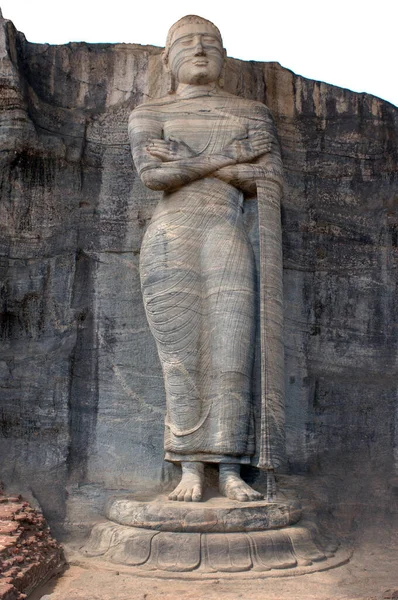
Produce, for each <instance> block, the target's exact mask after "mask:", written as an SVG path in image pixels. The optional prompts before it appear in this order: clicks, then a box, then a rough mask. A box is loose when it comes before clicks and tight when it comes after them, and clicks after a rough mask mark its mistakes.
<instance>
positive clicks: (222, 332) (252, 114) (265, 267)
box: [129, 15, 283, 502]
mask: <svg viewBox="0 0 398 600" xmlns="http://www.w3.org/2000/svg"><path fill="white" fill-rule="evenodd" d="M225 59H226V51H225V49H224V48H223V43H222V38H221V35H220V32H219V30H218V29H217V27H216V26H215V25H213V23H211V22H209V21H207V20H206V19H203V18H201V17H197V16H193V15H190V16H186V17H184V18H182V19H181V20H179V21H178V22H177V23H175V24H174V25H173V26H172V27H171V29H170V31H169V34H168V38H167V43H166V48H165V51H164V54H163V61H164V65H165V67H166V69H167V71H168V72H169V75H170V81H171V85H170V94H169V95H168V96H167V97H164V98H160V99H156V100H150V101H148V102H146V103H144V104H143V105H141V106H139V107H138V108H136V109H135V110H134V111H133V112H132V114H131V117H130V122H129V135H130V141H131V145H132V152H133V159H134V163H135V166H136V168H137V170H138V173H139V175H140V177H141V179H142V181H143V183H144V184H145V185H146V186H148V187H149V188H151V189H153V190H161V191H162V192H163V195H162V198H161V199H160V201H159V204H158V206H157V208H156V209H155V212H154V214H153V217H152V220H151V223H150V225H149V227H148V229H147V231H146V233H145V237H144V240H143V243H142V248H141V260H140V276H141V284H142V293H143V299H144V305H145V311H146V315H147V318H148V322H149V326H150V329H151V331H152V333H153V335H154V337H155V340H156V344H157V349H158V353H159V357H160V361H161V365H162V370H163V376H164V384H165V389H166V404H167V414H166V424H165V459H166V460H168V461H172V462H175V463H181V466H182V479H181V481H180V483H179V485H178V486H177V488H176V489H175V490H174V491H173V492H172V493H171V494H170V496H169V499H170V500H179V501H200V500H201V499H202V495H203V491H204V490H203V488H204V464H205V463H217V464H218V465H219V489H220V492H221V494H222V495H224V496H226V497H228V498H230V499H232V500H239V501H242V502H247V501H250V500H259V499H261V498H262V495H261V494H260V493H259V492H257V491H255V490H254V489H252V488H251V487H249V485H247V484H246V483H245V482H244V481H243V480H242V479H241V477H240V466H241V465H242V464H253V465H256V466H258V467H260V468H263V469H265V470H267V471H268V472H272V471H273V470H274V469H275V468H276V467H277V466H278V465H279V464H280V462H281V453H282V451H281V450H280V449H281V448H282V446H283V366H282V365H283V354H282V316H281V313H282V292H281V264H282V263H281V235H280V198H281V193H282V163H281V158H280V153H279V146H278V142H277V139H276V135H275V129H274V125H273V121H272V117H271V115H270V112H269V110H268V109H267V107H266V106H265V105H263V104H261V103H259V102H254V101H251V100H245V99H242V98H238V97H237V96H234V95H232V94H229V93H227V92H226V91H224V90H223V89H222V87H221V86H222V81H221V79H222V74H223V70H224V62H225ZM253 196H257V199H258V214H259V228H260V283H259V284H258V281H257V274H256V266H255V260H254V254H253V248H252V246H251V244H250V241H249V238H248V235H247V233H246V231H245V228H244V223H243V216H242V213H243V203H244V200H245V198H248V197H253ZM259 299H260V301H259ZM258 305H259V306H258ZM258 322H260V324H261V333H260V338H261V339H260V341H261V359H260V361H259V362H260V365H261V379H262V384H261V388H262V392H261V400H260V404H261V406H260V407H259V408H258V407H257V408H256V406H255V401H254V397H253V385H252V382H253V364H254V353H255V339H256V327H257V325H256V323H258Z"/></svg>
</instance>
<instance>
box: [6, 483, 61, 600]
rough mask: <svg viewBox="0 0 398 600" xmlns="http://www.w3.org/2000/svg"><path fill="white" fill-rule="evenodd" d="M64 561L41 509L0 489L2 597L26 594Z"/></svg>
mask: <svg viewBox="0 0 398 600" xmlns="http://www.w3.org/2000/svg"><path fill="white" fill-rule="evenodd" d="M64 564H65V559H64V555H63V550H62V548H61V546H60V545H59V544H58V543H57V542H56V541H55V540H54V539H53V538H52V536H51V534H50V530H49V528H48V527H47V524H46V521H45V519H44V517H43V515H42V514H41V512H40V511H38V510H35V509H33V508H32V507H31V506H30V505H29V504H28V502H25V501H23V500H22V498H21V496H16V497H12V496H5V495H4V494H1V492H0V599H1V600H22V599H23V598H26V597H27V595H29V594H30V592H32V591H33V590H34V589H35V588H37V587H38V586H39V585H41V584H43V582H44V581H45V580H47V579H49V578H50V577H52V576H53V575H54V574H56V573H59V572H60V571H61V570H62V567H63V566H64Z"/></svg>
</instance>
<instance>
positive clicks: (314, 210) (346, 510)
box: [0, 19, 398, 532]
mask: <svg viewBox="0 0 398 600" xmlns="http://www.w3.org/2000/svg"><path fill="white" fill-rule="evenodd" d="M160 52H161V49H159V48H155V47H151V46H147V47H143V46H138V45H134V44H114V45H111V44H84V43H79V44H76V43H73V44H68V45H66V46H49V45H45V44H32V43H29V42H27V41H26V39H25V37H24V36H23V34H21V33H18V32H16V30H15V28H14V27H13V25H12V23H11V22H10V21H6V20H3V19H2V20H1V22H0V60H1V69H0V104H1V111H0V119H1V121H0V122H1V128H0V185H1V205H0V224H1V225H0V253H1V258H0V269H1V284H0V285H1V288H0V333H1V356H0V377H1V382H0V457H1V460H0V462H1V469H0V479H2V480H3V481H4V482H5V484H6V485H7V486H9V487H10V488H13V487H14V488H16V489H18V490H19V491H24V490H26V491H29V492H30V493H31V494H32V495H33V496H35V497H36V498H37V499H38V501H39V502H40V504H41V506H42V508H43V510H44V513H45V516H46V517H47V518H48V520H49V521H50V523H52V525H53V526H54V527H56V529H57V531H59V532H61V531H62V530H63V529H64V530H65V529H66V530H67V531H68V530H69V531H70V530H76V529H78V528H79V527H80V528H83V530H85V529H86V528H87V527H88V526H89V524H90V523H91V521H92V520H94V519H95V518H96V517H97V516H98V514H100V512H101V510H102V507H103V503H104V500H105V498H106V496H107V495H108V494H109V493H113V492H114V491H115V490H121V489H122V490H123V489H124V490H138V489H142V488H145V489H148V490H154V489H157V488H158V486H159V485H160V484H162V483H163V484H167V481H168V478H169V477H170V476H171V472H170V470H169V469H168V468H167V467H164V465H163V418H164V391H163V384H162V377H161V372H160V365H159V362H158V358H157V354H156V349H155V345H154V342H153V340H152V337H151V335H150V333H149V330H148V327H147V324H146V319H145V315H144V310H143V306H142V302H141V294H140V285H139V277H138V263H139V253H140V244H141V240H142V236H143V233H144V231H145V227H146V224H147V222H148V220H149V219H150V218H151V213H152V210H153V208H154V206H155V204H156V202H157V199H158V195H157V193H156V192H151V191H150V190H147V189H146V188H144V186H143V185H142V184H141V182H140V180H139V178H138V177H137V174H136V172H135V171H134V168H133V164H132V159H131V155H130V148H129V142H128V138H127V119H128V115H129V113H130V111H131V110H132V109H133V108H134V107H135V106H136V105H137V104H139V103H141V102H143V101H145V99H147V98H149V97H158V96H161V95H164V94H165V93H166V91H167V80H166V78H165V76H164V75H163V72H162V66H161V61H160ZM225 80H226V82H227V84H226V87H227V89H228V91H231V92H233V93H235V94H238V95H242V96H244V97H246V98H252V99H255V100H259V101H262V102H264V103H265V104H267V105H268V106H269V108H270V109H271V111H272V112H273V114H274V117H275V120H276V124H277V128H278V132H279V136H280V140H281V145H282V153H283V160H284V165H285V170H286V193H285V198H284V201H283V214H282V217H283V229H284V247H283V254H284V281H285V352H286V405H287V407H286V420H287V450H288V468H289V472H290V474H291V477H290V479H289V481H290V482H292V485H293V484H294V486H296V488H297V489H301V490H302V493H303V495H304V497H307V499H308V502H312V504H314V503H315V504H316V505H317V506H318V509H319V511H320V512H322V511H324V512H327V511H329V512H331V513H333V516H334V517H335V518H336V517H338V518H339V520H340V521H344V523H345V524H346V526H347V527H346V529H347V530H349V529H351V530H352V528H353V526H354V525H355V519H356V518H357V517H358V515H359V514H365V513H366V514H367V515H369V514H372V515H373V514H375V513H377V514H380V513H382V514H383V518H384V517H385V518H386V519H387V521H388V518H390V517H391V518H393V515H394V514H396V513H395V512H394V511H396V504H394V492H396V490H397V487H398V486H397V475H398V408H397V405H398V326H397V324H398V302H397V291H398V290H397V264H398V211H397V207H398V141H397V140H398V136H397V134H398V109H397V108H396V107H394V106H393V105H391V104H388V103H387V102H384V101H382V100H380V99H378V98H375V97H372V96H370V95H367V94H357V93H353V92H350V91H348V90H344V89H340V88H337V87H334V86H331V85H326V84H324V83H319V82H315V81H311V80H308V79H304V78H302V77H299V76H297V75H294V74H293V73H292V72H290V71H288V70H287V69H284V68H282V67H281V66H280V65H279V64H278V63H255V62H242V61H239V60H235V59H228V63H227V73H226V77H225ZM253 207H255V205H254V204H253V203H252V206H251V207H248V211H247V214H248V225H249V226H250V225H251V220H252V217H253V214H254V211H255V208H253ZM306 494H307V496H306ZM364 507H365V508H364ZM364 511H365V513H364ZM372 511H373V512H372Z"/></svg>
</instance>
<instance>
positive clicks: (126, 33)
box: [0, 0, 398, 105]
mask: <svg viewBox="0 0 398 600" xmlns="http://www.w3.org/2000/svg"><path fill="white" fill-rule="evenodd" d="M0 6H1V8H2V10H3V16H4V17H5V18H7V19H11V20H12V21H13V23H14V25H15V26H16V28H17V29H18V30H19V31H22V32H23V33H24V34H25V35H26V37H27V39H28V40H29V41H30V42H48V43H51V44H65V43H68V42H70V41H85V42H126V43H136V44H152V45H155V46H164V43H165V39H166V34H167V30H168V28H169V27H170V25H172V24H173V23H174V22H175V21H176V20H177V19H179V18H180V17H182V16H184V15H186V14H192V13H193V14H199V15H201V16H203V17H205V18H207V19H210V20H211V21H213V22H214V23H215V24H216V25H217V26H218V27H219V28H220V30H221V33H222V35H223V39H224V45H225V47H226V48H227V51H228V55H229V56H233V57H235V58H241V59H243V60H259V61H277V62H280V63H281V64H282V65H283V66H284V67H287V68H289V69H291V70H292V71H294V72H295V73H297V74H299V75H304V76H305V77H309V78H311V79H318V80H322V81H326V82H328V83H333V84H335V85H339V86H341V87H346V88H349V89H352V90H355V91H358V92H363V91H365V92H369V93H371V94H374V95H375V96H379V97H380V98H384V99H385V100H388V101H389V102H392V103H393V104H395V105H398V77H397V74H398V73H397V71H398V60H397V59H398V49H397V48H398V35H397V23H398V0H377V1H376V0H272V1H269V0H240V1H238V0H196V1H193V0H183V1H181V0H138V1H137V2H133V0H112V2H110V3H107V2H101V0H96V1H94V0H0ZM223 7H225V8H223Z"/></svg>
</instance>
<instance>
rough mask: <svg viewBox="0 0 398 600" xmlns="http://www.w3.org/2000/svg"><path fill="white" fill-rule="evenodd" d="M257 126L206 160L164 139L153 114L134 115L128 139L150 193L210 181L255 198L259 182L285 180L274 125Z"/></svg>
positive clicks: (257, 123)
mask: <svg viewBox="0 0 398 600" xmlns="http://www.w3.org/2000/svg"><path fill="white" fill-rule="evenodd" d="M264 109H265V107H264ZM254 123H255V126H254V127H252V128H249V130H248V134H247V137H244V138H235V139H234V140H232V141H231V142H230V143H228V144H227V145H225V146H224V147H223V148H222V149H221V150H220V151H219V152H217V153H216V154H212V155H202V154H196V153H195V152H194V151H193V150H192V149H191V148H189V147H188V146H187V145H186V144H185V143H184V142H182V141H181V140H178V139H173V138H170V139H169V140H164V139H162V135H163V133H162V126H161V123H160V122H159V120H158V118H156V115H154V116H152V118H151V111H148V112H146V111H142V112H141V114H140V112H138V113H137V112H136V113H135V112H133V113H132V116H131V119H130V123H129V134H130V140H131V144H132V150H133V158H134V163H135V165H136V167H137V170H138V173H139V175H140V177H141V180H142V181H143V183H144V184H145V185H146V186H147V187H149V188H151V189H154V190H163V191H167V192H169V191H173V190H175V189H178V188H179V187H182V186H184V185H187V184H188V183H190V182H192V181H195V180H197V179H201V178H203V177H209V176H212V177H216V178H218V179H221V180H222V181H225V182H227V183H230V184H231V185H234V186H235V187H238V188H240V189H242V190H243V191H244V192H246V193H247V194H249V195H251V194H254V193H255V191H256V181H257V180H258V179H262V178H268V179H278V180H281V176H282V163H281V159H280V155H279V147H278V143H277V140H276V137H275V134H274V131H273V124H272V122H271V128H270V127H269V124H268V127H266V126H264V123H262V122H261V119H260V120H259V119H257V120H255V121H254ZM270 129H271V130H270Z"/></svg>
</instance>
